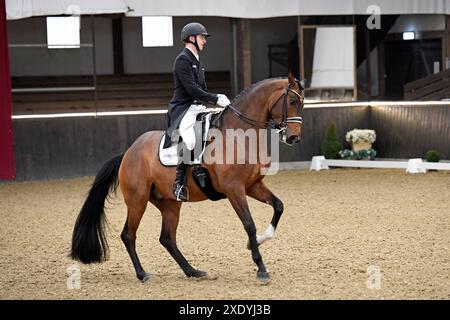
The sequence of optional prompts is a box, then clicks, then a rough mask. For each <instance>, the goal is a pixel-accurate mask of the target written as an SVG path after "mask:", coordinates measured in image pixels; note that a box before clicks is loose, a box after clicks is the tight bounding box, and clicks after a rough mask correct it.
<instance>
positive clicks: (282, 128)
mask: <svg viewBox="0 0 450 320" xmlns="http://www.w3.org/2000/svg"><path fill="white" fill-rule="evenodd" d="M289 92H292V93H294V94H295V95H296V96H297V97H298V98H299V100H300V103H301V104H303V101H304V97H302V96H301V95H300V94H299V93H298V92H297V91H295V90H293V89H291V84H289V85H288V86H287V88H286V91H285V92H284V93H283V94H282V95H281V96H280V97H278V99H277V100H275V102H274V103H273V104H272V106H271V107H270V119H269V121H259V120H254V119H252V118H250V117H248V116H246V115H245V114H243V113H242V112H241V111H239V110H238V109H236V108H235V107H233V106H232V105H231V104H230V105H229V106H228V107H226V108H227V109H230V110H231V111H232V112H233V113H234V114H235V115H236V116H237V117H238V118H239V119H241V120H243V121H244V122H247V123H248V124H251V125H253V126H256V127H259V128H263V129H265V128H267V127H270V128H272V129H276V130H277V132H278V133H280V134H281V139H282V141H283V142H286V139H287V137H286V130H287V124H288V123H298V124H299V125H301V124H302V123H303V117H287V97H288V94H289ZM281 98H284V101H283V109H282V113H281V120H280V122H278V123H276V121H275V119H274V118H273V116H272V112H273V110H274V109H275V106H276V105H277V104H278V101H280V99H281Z"/></svg>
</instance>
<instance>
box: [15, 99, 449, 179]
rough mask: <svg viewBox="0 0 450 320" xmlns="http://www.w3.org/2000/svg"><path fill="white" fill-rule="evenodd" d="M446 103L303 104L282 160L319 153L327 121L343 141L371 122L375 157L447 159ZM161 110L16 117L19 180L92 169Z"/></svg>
mask: <svg viewBox="0 0 450 320" xmlns="http://www.w3.org/2000/svg"><path fill="white" fill-rule="evenodd" d="M449 120H450V105H440V106H420V107H417V106H376V107H369V106H361V105H360V106H347V107H326V108H322V107H320V108H319V107H307V108H305V111H304V124H303V133H302V140H301V142H300V143H299V144H297V145H295V146H294V147H287V146H285V145H281V147H280V161H282V162H286V161H309V160H311V157H312V156H314V155H319V154H321V151H320V144H321V142H322V140H323V138H324V136H325V132H326V129H327V127H328V125H329V124H330V123H331V122H335V123H336V127H337V134H338V136H339V137H340V139H341V142H342V144H343V145H344V147H349V146H348V144H347V143H346V141H345V133H346V132H347V131H349V130H351V129H354V128H372V129H374V130H375V131H376V133H377V141H376V142H375V144H374V145H373V147H374V148H375V150H377V152H378V156H379V157H383V158H405V159H406V158H415V157H419V158H420V157H423V154H424V152H425V151H426V150H428V149H431V148H436V149H438V150H439V152H441V159H450V129H449V126H448V123H449ZM164 128H165V115H122V116H107V117H97V118H94V117H75V118H55V119H15V120H14V121H13V130H14V150H15V158H16V167H17V180H35V179H54V178H67V177H78V176H84V175H92V174H95V172H96V171H97V170H98V169H99V167H100V166H101V164H102V163H103V162H104V161H105V160H107V159H109V158H110V157H112V156H113V155H115V154H118V153H120V152H124V151H125V150H126V149H127V147H128V146H130V145H131V144H132V143H133V141H134V140H135V139H136V138H137V137H138V136H139V135H140V134H142V133H144V132H146V131H148V130H163V129H164Z"/></svg>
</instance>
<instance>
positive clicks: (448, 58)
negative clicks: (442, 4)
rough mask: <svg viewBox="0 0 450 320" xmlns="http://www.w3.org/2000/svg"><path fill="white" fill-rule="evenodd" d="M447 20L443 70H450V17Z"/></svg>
mask: <svg viewBox="0 0 450 320" xmlns="http://www.w3.org/2000/svg"><path fill="white" fill-rule="evenodd" d="M445 20H446V21H445V22H446V23H445V35H444V38H445V39H444V41H443V46H445V55H444V59H443V61H442V70H445V69H450V15H447V16H446V19H445Z"/></svg>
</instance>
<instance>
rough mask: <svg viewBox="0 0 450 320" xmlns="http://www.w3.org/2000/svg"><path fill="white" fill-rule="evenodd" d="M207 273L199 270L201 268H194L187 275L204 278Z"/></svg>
mask: <svg viewBox="0 0 450 320" xmlns="http://www.w3.org/2000/svg"><path fill="white" fill-rule="evenodd" d="M207 276H208V273H207V272H205V271H201V270H194V271H192V272H191V273H189V275H188V277H193V278H204V277H207Z"/></svg>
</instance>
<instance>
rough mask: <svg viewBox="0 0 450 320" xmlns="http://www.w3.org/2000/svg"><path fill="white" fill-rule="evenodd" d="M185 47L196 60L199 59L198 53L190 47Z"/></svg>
mask: <svg viewBox="0 0 450 320" xmlns="http://www.w3.org/2000/svg"><path fill="white" fill-rule="evenodd" d="M186 49H188V50H189V51H190V52H192V54H193V55H194V57H195V58H196V59H197V61H200V56H199V55H198V53H195V52H194V51H192V49H191V48H189V47H186Z"/></svg>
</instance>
